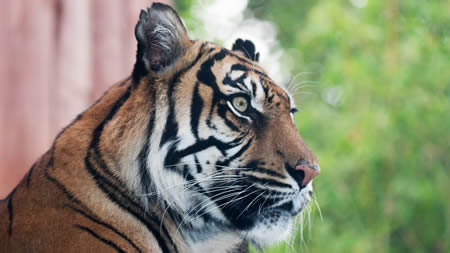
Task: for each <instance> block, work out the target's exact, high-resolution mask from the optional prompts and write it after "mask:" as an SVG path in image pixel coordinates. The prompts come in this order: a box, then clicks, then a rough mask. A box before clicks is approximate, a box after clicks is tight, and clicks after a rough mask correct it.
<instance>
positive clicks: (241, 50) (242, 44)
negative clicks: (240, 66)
mask: <svg viewBox="0 0 450 253" xmlns="http://www.w3.org/2000/svg"><path fill="white" fill-rule="evenodd" d="M232 50H233V52H235V53H237V54H239V55H241V56H244V57H246V58H248V59H250V60H252V61H255V62H258V61H259V53H257V52H256V49H255V44H253V42H252V41H251V40H242V39H237V40H236V41H235V42H234V44H233V48H232Z"/></svg>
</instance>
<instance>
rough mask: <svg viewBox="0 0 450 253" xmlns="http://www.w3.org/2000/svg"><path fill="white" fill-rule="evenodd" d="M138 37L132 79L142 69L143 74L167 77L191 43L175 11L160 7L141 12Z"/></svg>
mask: <svg viewBox="0 0 450 253" xmlns="http://www.w3.org/2000/svg"><path fill="white" fill-rule="evenodd" d="M135 35H136V39H137V41H138V53H137V59H136V66H135V70H134V73H133V76H135V74H138V73H136V72H139V68H141V69H140V71H141V72H142V71H144V69H142V68H145V71H147V72H151V73H155V74H161V73H164V72H165V71H167V70H168V69H169V68H170V67H171V66H172V65H173V64H174V63H175V62H176V60H177V59H178V58H179V57H180V56H181V55H183V54H184V52H185V50H186V47H187V45H188V44H189V41H190V40H189V36H188V35H187V32H186V28H185V27H184V25H183V23H182V21H181V19H180V17H179V16H178V14H177V13H176V11H175V10H174V9H172V8H171V7H170V6H168V5H165V4H161V3H153V5H152V7H151V8H149V9H147V11H145V10H142V11H141V14H140V15H139V22H138V23H137V25H136V28H135ZM139 64H141V66H139ZM142 65H143V66H142Z"/></svg>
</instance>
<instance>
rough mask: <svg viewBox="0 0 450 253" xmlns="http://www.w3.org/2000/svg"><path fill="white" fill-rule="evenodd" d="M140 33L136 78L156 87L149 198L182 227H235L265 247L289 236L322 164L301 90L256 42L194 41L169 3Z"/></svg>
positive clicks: (147, 163) (146, 186)
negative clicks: (300, 113)
mask: <svg viewBox="0 0 450 253" xmlns="http://www.w3.org/2000/svg"><path fill="white" fill-rule="evenodd" d="M135 34H136V38H137V41H138V52H137V60H136V64H135V68H134V71H133V75H132V78H133V80H134V83H136V84H139V85H142V84H145V85H152V86H153V87H154V90H155V92H154V94H153V95H152V99H153V100H154V102H153V109H152V111H151V114H152V115H151V122H150V127H149V129H150V131H151V133H150V134H149V139H148V143H147V149H146V151H145V157H144V159H143V161H144V162H143V163H144V166H141V169H140V170H141V171H140V174H139V175H140V179H139V183H138V185H140V187H138V188H139V189H138V191H139V194H140V195H139V194H138V195H139V196H143V197H142V201H143V202H144V203H146V204H147V205H148V203H147V202H148V201H149V199H150V198H151V197H149V195H147V193H149V192H152V191H156V192H157V195H158V199H159V201H161V203H162V204H164V206H165V207H166V208H167V209H169V210H172V211H173V212H174V213H176V214H178V215H179V220H178V223H179V226H180V227H181V228H182V230H183V233H188V234H189V233H190V232H189V231H201V228H206V227H208V228H209V230H208V229H207V230H206V231H216V230H224V231H233V232H235V233H236V235H239V237H240V238H243V239H244V240H247V241H250V242H252V243H253V244H255V245H257V246H264V245H266V244H271V243H274V242H276V241H281V240H284V239H286V238H287V237H288V235H289V234H290V232H291V231H292V229H291V227H292V225H291V223H292V218H293V217H294V216H295V215H297V214H298V213H299V212H300V211H301V210H302V209H303V208H304V207H305V205H306V204H307V203H308V202H309V201H310V198H311V195H312V179H313V177H314V176H316V175H317V174H318V173H319V166H318V163H317V160H316V158H315V156H314V154H313V153H312V152H311V151H310V149H309V148H308V147H307V146H306V145H305V143H304V142H303V140H302V138H301V136H300V134H299V132H298V130H297V129H296V127H295V124H294V120H293V113H295V112H296V109H295V105H294V101H293V98H292V97H291V96H290V95H289V94H288V93H287V92H286V91H285V90H284V89H283V88H282V87H280V86H278V85H277V84H275V83H274V81H273V80H272V79H271V78H270V77H269V76H268V75H267V74H266V73H265V72H264V70H263V69H262V68H261V67H260V66H259V65H258V58H259V54H258V53H256V52H255V47H254V45H253V43H252V42H250V41H248V40H247V41H243V40H240V39H239V40H237V41H236V42H235V44H234V46H233V48H232V50H228V49H225V48H223V47H221V46H219V45H216V44H214V43H210V42H205V41H200V40H191V39H190V38H189V37H188V35H187V32H186V29H185V27H184V26H183V24H182V22H181V20H180V18H179V16H178V15H177V13H176V12H175V11H174V10H173V9H172V8H170V7H168V6H166V5H162V4H153V6H152V8H150V9H148V10H147V11H142V12H141V14H140V20H139V22H138V24H137V26H136V29H135ZM192 233H194V232H192Z"/></svg>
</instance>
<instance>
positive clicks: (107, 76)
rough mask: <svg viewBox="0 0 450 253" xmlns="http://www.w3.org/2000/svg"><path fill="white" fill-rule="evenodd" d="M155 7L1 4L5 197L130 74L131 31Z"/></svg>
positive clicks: (80, 0)
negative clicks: (141, 15)
mask: <svg viewBox="0 0 450 253" xmlns="http://www.w3.org/2000/svg"><path fill="white" fill-rule="evenodd" d="M151 2H152V1H149V0H130V1H123V0H77V1H73V0H33V1H28V0H14V1H7V0H2V1H1V6H2V7H1V8H0V85H1V86H0V100H1V101H0V198H3V197H5V196H6V195H7V194H8V193H9V192H10V191H11V190H12V188H13V187H14V186H15V185H16V184H17V182H18V181H19V180H20V179H21V178H22V177H23V175H24V174H25V173H26V172H27V171H28V169H29V168H30V167H31V165H32V163H33V162H34V161H35V160H36V159H37V158H38V157H39V156H40V155H42V154H43V153H44V152H45V151H46V150H47V149H48V148H49V147H50V145H51V143H52V141H53V138H54V137H55V136H56V134H57V133H58V132H59V131H60V130H61V129H62V128H63V127H64V126H65V125H67V124H68V123H69V122H70V121H71V120H72V119H73V118H74V117H75V116H76V115H77V114H78V113H80V112H82V111H83V110H85V109H86V108H87V107H88V106H89V105H90V104H91V103H92V102H93V101H95V100H96V99H97V98H98V97H99V96H100V95H101V94H103V92H104V91H105V90H106V89H107V88H108V87H109V86H110V85H111V84H113V83H114V82H117V81H119V80H120V79H123V78H124V77H126V76H127V75H129V74H130V72H131V70H132V67H133V63H134V58H135V53H136V42H135V38H134V26H135V24H136V22H137V19H138V15H139V11H140V9H142V8H146V7H149V6H150V5H151ZM162 2H169V1H162Z"/></svg>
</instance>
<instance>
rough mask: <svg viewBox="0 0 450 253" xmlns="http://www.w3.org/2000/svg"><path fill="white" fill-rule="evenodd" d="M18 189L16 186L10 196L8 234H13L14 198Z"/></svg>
mask: <svg viewBox="0 0 450 253" xmlns="http://www.w3.org/2000/svg"><path fill="white" fill-rule="evenodd" d="M16 189H17V188H14V190H13V191H12V192H11V193H10V194H9V196H8V215H9V223H8V236H11V234H12V226H13V218H14V214H13V203H12V200H13V197H14V193H16Z"/></svg>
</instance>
